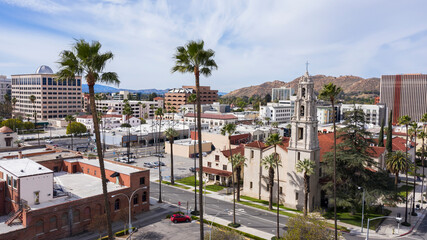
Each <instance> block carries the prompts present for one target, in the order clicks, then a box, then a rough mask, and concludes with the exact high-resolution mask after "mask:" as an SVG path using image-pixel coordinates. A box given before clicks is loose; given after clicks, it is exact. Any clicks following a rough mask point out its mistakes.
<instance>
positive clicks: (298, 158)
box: [297, 152, 301, 160]
mask: <svg viewBox="0 0 427 240" xmlns="http://www.w3.org/2000/svg"><path fill="white" fill-rule="evenodd" d="M297 160H301V153H300V152H298V154H297Z"/></svg>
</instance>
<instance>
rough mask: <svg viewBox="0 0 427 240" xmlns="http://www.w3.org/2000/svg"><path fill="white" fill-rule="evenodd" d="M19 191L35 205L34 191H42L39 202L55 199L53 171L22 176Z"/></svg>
mask: <svg viewBox="0 0 427 240" xmlns="http://www.w3.org/2000/svg"><path fill="white" fill-rule="evenodd" d="M19 191H20V194H21V198H22V199H24V200H26V201H28V204H29V205H30V206H31V205H34V204H35V202H34V200H35V197H34V196H35V195H34V192H37V191H40V194H39V202H40V203H43V202H47V201H49V200H52V199H53V173H47V174H41V175H35V176H29V177H22V178H20V186H19Z"/></svg>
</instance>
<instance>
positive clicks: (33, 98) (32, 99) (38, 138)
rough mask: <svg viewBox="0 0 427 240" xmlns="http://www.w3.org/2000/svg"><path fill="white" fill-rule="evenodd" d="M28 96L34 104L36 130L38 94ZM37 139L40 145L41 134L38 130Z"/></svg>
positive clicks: (35, 125)
mask: <svg viewBox="0 0 427 240" xmlns="http://www.w3.org/2000/svg"><path fill="white" fill-rule="evenodd" d="M28 98H29V99H30V102H31V103H32V104H33V116H34V128H35V130H37V112H36V96H34V95H31V96H29V97H28ZM37 141H38V143H39V145H40V135H39V132H38V131H37Z"/></svg>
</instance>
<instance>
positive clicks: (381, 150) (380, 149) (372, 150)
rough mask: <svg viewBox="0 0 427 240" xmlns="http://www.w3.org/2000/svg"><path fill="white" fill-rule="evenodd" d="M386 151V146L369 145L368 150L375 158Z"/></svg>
mask: <svg viewBox="0 0 427 240" xmlns="http://www.w3.org/2000/svg"><path fill="white" fill-rule="evenodd" d="M384 151H385V147H376V146H374V147H369V148H368V149H366V152H367V153H368V154H369V156H371V157H373V158H379V157H380V156H381V154H383V153H384Z"/></svg>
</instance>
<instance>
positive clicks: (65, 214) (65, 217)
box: [61, 212, 68, 226]
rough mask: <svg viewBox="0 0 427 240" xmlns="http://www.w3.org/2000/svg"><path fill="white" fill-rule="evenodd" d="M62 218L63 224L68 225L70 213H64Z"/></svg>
mask: <svg viewBox="0 0 427 240" xmlns="http://www.w3.org/2000/svg"><path fill="white" fill-rule="evenodd" d="M61 218H62V220H61V222H62V226H67V225H68V213H67V212H64V213H62V217H61Z"/></svg>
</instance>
